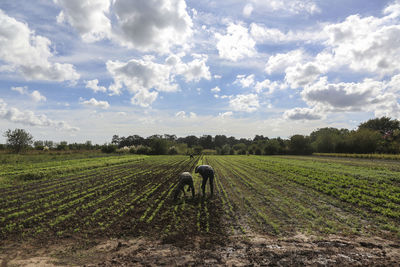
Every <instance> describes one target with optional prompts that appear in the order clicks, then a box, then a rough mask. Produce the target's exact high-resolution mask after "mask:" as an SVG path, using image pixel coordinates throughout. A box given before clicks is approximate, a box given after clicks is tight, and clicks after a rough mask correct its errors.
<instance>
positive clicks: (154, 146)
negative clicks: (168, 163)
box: [150, 136, 168, 155]
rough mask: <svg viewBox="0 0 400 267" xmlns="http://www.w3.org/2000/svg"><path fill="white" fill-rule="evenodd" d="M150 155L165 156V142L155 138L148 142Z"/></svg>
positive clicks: (166, 145)
mask: <svg viewBox="0 0 400 267" xmlns="http://www.w3.org/2000/svg"><path fill="white" fill-rule="evenodd" d="M150 147H151V154H153V155H165V154H167V152H168V143H167V140H165V139H163V138H160V137H159V136H157V137H154V136H153V137H152V139H151V141H150Z"/></svg>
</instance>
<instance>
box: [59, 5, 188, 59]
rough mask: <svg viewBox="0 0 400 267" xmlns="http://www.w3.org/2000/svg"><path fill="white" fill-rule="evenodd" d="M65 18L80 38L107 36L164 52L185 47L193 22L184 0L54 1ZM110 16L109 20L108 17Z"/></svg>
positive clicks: (61, 16) (137, 46) (146, 49)
mask: <svg viewBox="0 0 400 267" xmlns="http://www.w3.org/2000/svg"><path fill="white" fill-rule="evenodd" d="M56 3H58V4H59V5H60V6H61V7H62V8H63V11H62V13H60V14H59V16H58V17H57V21H59V22H61V21H63V20H66V21H67V22H68V23H69V24H70V25H71V26H72V27H74V28H75V29H76V30H77V31H78V33H79V34H80V35H81V37H82V39H83V40H84V41H88V42H92V41H98V40H101V39H104V38H109V39H111V40H114V41H116V42H118V43H119V44H121V45H124V46H127V47H129V48H134V49H138V50H140V51H143V52H148V51H156V52H160V53H168V52H170V50H171V48H173V47H174V46H183V47H185V46H187V41H188V39H189V38H190V37H191V36H192V34H193V30H192V27H193V22H192V19H191V18H190V16H189V14H188V13H187V10H186V2H185V0H148V1H131V0H113V1H110V0H104V1H103V0H91V1H80V0H73V1H69V0H56ZM111 18H113V19H111Z"/></svg>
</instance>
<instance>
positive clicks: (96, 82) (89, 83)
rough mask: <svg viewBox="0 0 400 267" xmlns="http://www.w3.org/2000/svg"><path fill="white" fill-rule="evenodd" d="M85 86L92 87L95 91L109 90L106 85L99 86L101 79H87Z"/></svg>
mask: <svg viewBox="0 0 400 267" xmlns="http://www.w3.org/2000/svg"><path fill="white" fill-rule="evenodd" d="M85 87H86V88H90V89H92V90H93V92H95V93H97V92H106V91H107V88H105V87H104V86H99V80H97V79H94V80H91V81H86V86H85Z"/></svg>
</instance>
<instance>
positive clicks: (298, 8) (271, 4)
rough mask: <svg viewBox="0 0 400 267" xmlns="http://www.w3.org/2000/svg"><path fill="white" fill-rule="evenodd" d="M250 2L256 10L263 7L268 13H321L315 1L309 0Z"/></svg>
mask: <svg viewBox="0 0 400 267" xmlns="http://www.w3.org/2000/svg"><path fill="white" fill-rule="evenodd" d="M252 2H253V3H254V4H255V5H256V8H258V7H264V8H267V9H268V10H269V11H270V12H271V11H272V12H274V11H283V12H288V13H293V14H300V13H309V14H315V13H319V12H321V10H320V8H319V7H318V6H317V4H316V3H315V1H311V0H269V1H263V0H252Z"/></svg>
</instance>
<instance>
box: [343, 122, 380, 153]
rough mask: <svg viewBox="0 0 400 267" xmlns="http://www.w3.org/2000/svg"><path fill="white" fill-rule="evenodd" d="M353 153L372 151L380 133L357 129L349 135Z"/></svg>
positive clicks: (376, 144)
mask: <svg viewBox="0 0 400 267" xmlns="http://www.w3.org/2000/svg"><path fill="white" fill-rule="evenodd" d="M350 138H351V139H350V140H351V145H352V152H353V153H363V154H365V153H374V152H375V151H376V149H377V146H378V142H379V141H380V140H382V135H381V134H380V133H379V132H378V131H374V130H370V129H362V128H361V129H359V130H357V131H354V132H352V133H351V135H350Z"/></svg>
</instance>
